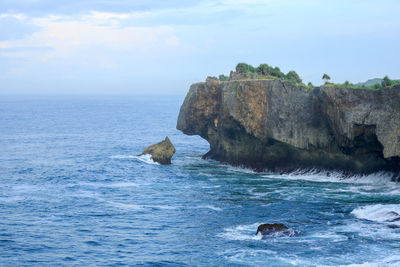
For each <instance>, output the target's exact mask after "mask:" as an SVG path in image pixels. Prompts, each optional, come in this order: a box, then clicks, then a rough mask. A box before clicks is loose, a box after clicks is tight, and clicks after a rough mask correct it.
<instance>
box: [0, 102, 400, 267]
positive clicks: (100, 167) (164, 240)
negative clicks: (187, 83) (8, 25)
mask: <svg viewBox="0 0 400 267" xmlns="http://www.w3.org/2000/svg"><path fill="white" fill-rule="evenodd" d="M182 101H183V97H172V96H170V97H165V96H163V97H156V96H152V97H150V96H148V97H145V96H140V97H134V96H130V97H105V96H103V97H100V96H97V97H90V96H85V97H83V96H80V97H72V96H68V97H66V96H59V97H27V96H18V97H17V96H14V97H2V98H0V125H1V126H0V179H1V183H0V265H1V266H43V265H61V266H65V265H68V266H74V265H76V266H87V265H101V266H116V265H142V266H343V265H344V266H346V265H350V266H400V229H398V228H396V226H400V222H392V223H388V222H387V221H388V220H390V219H391V217H390V216H393V213H390V212H391V211H394V212H397V213H400V187H399V186H398V184H396V183H392V182H390V179H389V177H388V176H386V175H385V174H376V175H370V176H368V177H353V178H349V179H345V180H343V179H340V178H339V176H338V175H336V174H334V173H329V174H328V173H307V174H304V173H303V174H301V173H300V172H299V173H293V174H290V175H278V174H270V173H267V172H266V173H254V172H252V171H250V170H247V169H241V168H235V167H230V166H226V165H223V164H220V163H218V162H215V161H211V160H202V159H201V155H202V154H204V153H206V152H207V150H208V144H207V143H206V142H205V141H204V140H202V139H201V138H199V137H189V136H185V135H183V134H182V133H180V132H178V131H177V130H175V125H176V119H177V115H178V112H179V107H180V104H181V102H182ZM166 135H168V136H169V137H170V139H171V141H172V142H173V143H174V145H175V146H176V149H177V153H176V154H175V156H174V158H173V165H171V166H161V165H158V164H155V163H154V162H152V161H151V159H150V158H149V157H137V156H136V155H137V154H139V153H140V152H142V150H143V149H144V148H145V147H146V146H148V145H150V144H153V143H156V142H159V141H161V140H163V139H164V138H165V136H166ZM391 214H392V215H391ZM268 222H269V223H273V222H279V223H284V224H286V225H287V226H289V227H290V228H291V229H293V230H295V231H297V232H298V235H297V236H295V237H279V236H278V237H270V238H266V239H263V240H261V237H260V236H256V235H255V232H256V229H257V226H258V225H259V224H261V223H268Z"/></svg>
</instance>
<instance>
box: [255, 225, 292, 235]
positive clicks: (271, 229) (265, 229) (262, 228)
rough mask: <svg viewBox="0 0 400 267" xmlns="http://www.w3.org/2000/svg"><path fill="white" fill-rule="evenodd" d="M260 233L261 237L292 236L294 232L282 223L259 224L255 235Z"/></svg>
mask: <svg viewBox="0 0 400 267" xmlns="http://www.w3.org/2000/svg"><path fill="white" fill-rule="evenodd" d="M258 233H261V235H262V236H263V237H267V236H277V235H283V236H293V235H294V234H295V232H294V231H293V230H291V229H289V228H288V227H287V226H286V225H284V224H282V223H264V224H260V225H259V226H258V228H257V232H256V235H258Z"/></svg>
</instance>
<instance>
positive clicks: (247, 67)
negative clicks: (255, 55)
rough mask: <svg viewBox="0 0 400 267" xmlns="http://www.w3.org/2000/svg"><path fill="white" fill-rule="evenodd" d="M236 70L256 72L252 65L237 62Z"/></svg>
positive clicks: (239, 71)
mask: <svg viewBox="0 0 400 267" xmlns="http://www.w3.org/2000/svg"><path fill="white" fill-rule="evenodd" d="M236 72H238V73H248V72H251V73H255V72H256V68H254V67H253V66H252V65H249V64H247V63H243V62H242V63H239V64H237V65H236Z"/></svg>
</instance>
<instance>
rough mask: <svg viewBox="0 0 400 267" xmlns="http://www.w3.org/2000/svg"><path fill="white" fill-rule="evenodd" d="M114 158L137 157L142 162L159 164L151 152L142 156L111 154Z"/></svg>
mask: <svg viewBox="0 0 400 267" xmlns="http://www.w3.org/2000/svg"><path fill="white" fill-rule="evenodd" d="M111 158H112V159H136V160H139V161H141V162H144V163H147V164H153V165H159V163H157V162H155V161H154V160H153V159H152V158H151V155H150V154H144V155H141V156H132V155H126V156H125V155H116V156H111Z"/></svg>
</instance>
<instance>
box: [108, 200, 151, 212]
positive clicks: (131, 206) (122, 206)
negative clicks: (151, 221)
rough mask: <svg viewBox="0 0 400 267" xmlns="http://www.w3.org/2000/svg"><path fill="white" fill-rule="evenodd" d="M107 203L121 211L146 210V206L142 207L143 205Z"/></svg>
mask: <svg viewBox="0 0 400 267" xmlns="http://www.w3.org/2000/svg"><path fill="white" fill-rule="evenodd" d="M107 203H108V204H110V205H111V206H113V207H117V208H119V209H128V210H142V209H144V208H145V207H144V206H141V205H136V204H126V203H119V202H114V201H107Z"/></svg>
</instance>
